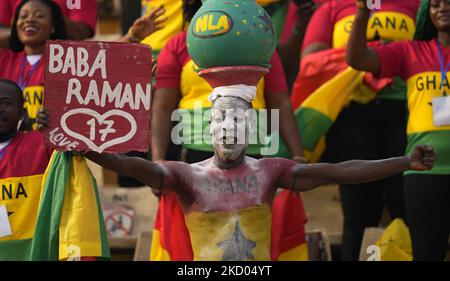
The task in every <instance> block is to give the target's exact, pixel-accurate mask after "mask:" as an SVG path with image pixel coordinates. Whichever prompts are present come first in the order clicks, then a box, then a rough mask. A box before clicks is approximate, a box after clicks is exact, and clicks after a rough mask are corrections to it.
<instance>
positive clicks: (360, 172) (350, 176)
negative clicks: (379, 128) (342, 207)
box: [285, 145, 435, 191]
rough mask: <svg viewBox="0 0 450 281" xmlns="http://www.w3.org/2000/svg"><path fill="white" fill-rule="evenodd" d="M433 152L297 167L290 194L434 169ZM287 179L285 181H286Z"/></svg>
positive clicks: (418, 149) (419, 150) (425, 148)
mask: <svg viewBox="0 0 450 281" xmlns="http://www.w3.org/2000/svg"><path fill="white" fill-rule="evenodd" d="M434 158H435V154H434V150H433V148H432V147H430V146H426V145H418V146H416V147H415V149H414V152H413V153H412V154H411V156H403V157H396V158H390V159H384V160H375V161H366V160H352V161H347V162H342V163H338V164H326V163H320V164H309V165H308V164H306V165H297V166H296V167H294V168H293V169H295V171H294V176H293V177H291V178H292V179H293V180H292V183H285V184H290V186H291V188H292V189H293V190H297V191H307V190H310V189H314V188H316V187H319V186H322V185H327V184H355V183H364V182H370V181H376V180H379V179H382V178H386V177H389V176H393V175H395V174H398V173H400V172H403V171H406V170H417V171H425V170H430V169H432V168H433V163H434ZM285 178H288V177H285Z"/></svg>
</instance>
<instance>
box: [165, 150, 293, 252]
mask: <svg viewBox="0 0 450 281" xmlns="http://www.w3.org/2000/svg"><path fill="white" fill-rule="evenodd" d="M295 165H296V163H295V162H293V161H290V160H286V159H279V158H273V159H261V160H256V159H253V158H250V157H246V158H245V160H244V163H243V164H242V165H240V166H238V167H236V168H232V169H220V168H218V167H217V166H215V165H214V163H213V161H212V159H209V160H206V161H203V162H200V163H196V164H192V165H189V164H185V163H180V162H164V163H163V167H164V168H165V169H166V171H168V174H169V175H171V176H170V179H167V178H168V177H167V178H166V180H165V186H167V187H169V188H170V186H176V188H173V189H174V190H175V191H176V192H177V196H178V199H179V201H180V203H181V206H182V208H183V212H184V214H185V219H186V225H187V227H188V229H189V233H190V236H191V242H192V247H193V250H194V260H270V241H271V236H270V235H271V233H270V229H271V222H272V213H271V205H272V202H273V199H274V196H275V193H276V190H277V187H278V186H277V185H278V184H277V182H278V181H279V178H280V176H285V177H290V178H292V177H293V174H294V173H293V171H294V166H295ZM290 171H292V172H290Z"/></svg>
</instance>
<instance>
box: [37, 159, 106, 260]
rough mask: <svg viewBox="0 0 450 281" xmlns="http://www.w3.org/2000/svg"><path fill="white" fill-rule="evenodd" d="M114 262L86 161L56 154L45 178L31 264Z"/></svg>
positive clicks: (96, 191) (96, 193)
mask: <svg viewBox="0 0 450 281" xmlns="http://www.w3.org/2000/svg"><path fill="white" fill-rule="evenodd" d="M78 257H99V258H110V253H109V244H108V238H107V235H106V230H105V225H104V220H103V214H102V208H101V204H100V199H99V196H98V190H97V183H96V181H95V179H94V177H93V176H92V174H91V172H90V170H89V168H88V166H87V163H86V160H85V159H84V157H81V156H73V155H72V154H71V153H70V152H54V153H53V155H52V158H51V159H50V163H49V166H48V168H47V170H46V171H45V174H44V178H43V188H42V194H41V199H40V206H39V212H38V216H37V220H36V228H35V233H34V237H33V242H32V245H31V254H30V260H67V259H69V260H70V259H76V258H78Z"/></svg>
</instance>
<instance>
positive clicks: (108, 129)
mask: <svg viewBox="0 0 450 281" xmlns="http://www.w3.org/2000/svg"><path fill="white" fill-rule="evenodd" d="M95 121H96V119H95V118H92V119H90V120H89V121H87V124H88V125H89V127H90V128H91V130H90V133H89V139H90V140H91V141H94V140H95V136H96V130H95V124H96V123H97V122H95ZM102 124H105V125H106V128H105V129H101V130H99V133H100V134H102V135H101V138H100V140H101V141H105V140H106V136H107V135H108V134H111V133H115V132H116V129H113V128H112V126H113V125H114V121H113V120H104V121H103V122H102Z"/></svg>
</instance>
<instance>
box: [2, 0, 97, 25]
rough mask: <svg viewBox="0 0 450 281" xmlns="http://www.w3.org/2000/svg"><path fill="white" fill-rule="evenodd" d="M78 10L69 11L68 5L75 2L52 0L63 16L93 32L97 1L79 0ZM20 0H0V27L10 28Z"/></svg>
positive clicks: (95, 22) (95, 21)
mask: <svg viewBox="0 0 450 281" xmlns="http://www.w3.org/2000/svg"><path fill="white" fill-rule="evenodd" d="M79 1H80V9H76V8H73V9H69V5H68V3H76V2H77V1H68V0H54V2H56V3H57V4H58V6H59V7H60V8H61V11H62V13H63V15H64V16H66V17H68V18H69V19H71V20H72V21H75V22H82V23H84V24H86V25H87V26H89V28H90V29H91V31H92V32H95V26H96V24H97V1H96V0H79ZM20 2H21V0H0V7H1V9H0V25H4V26H10V25H11V23H12V20H13V19H14V13H15V11H16V7H17V6H18V5H19V4H20Z"/></svg>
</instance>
